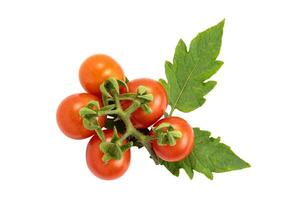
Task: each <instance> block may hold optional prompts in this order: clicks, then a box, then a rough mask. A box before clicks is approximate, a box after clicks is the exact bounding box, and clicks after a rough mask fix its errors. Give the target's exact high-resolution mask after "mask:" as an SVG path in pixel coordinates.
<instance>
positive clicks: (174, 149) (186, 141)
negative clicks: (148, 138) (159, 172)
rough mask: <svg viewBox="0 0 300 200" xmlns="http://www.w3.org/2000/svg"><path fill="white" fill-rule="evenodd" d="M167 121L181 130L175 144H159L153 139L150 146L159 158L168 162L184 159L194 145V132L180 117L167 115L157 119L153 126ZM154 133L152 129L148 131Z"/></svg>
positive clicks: (175, 128)
mask: <svg viewBox="0 0 300 200" xmlns="http://www.w3.org/2000/svg"><path fill="white" fill-rule="evenodd" d="M164 122H166V123H169V124H171V125H172V127H173V128H174V130H178V131H180V132H181V134H182V136H181V138H179V139H177V140H176V144H175V146H170V145H165V146H160V145H158V144H157V140H153V142H152V147H153V150H154V152H155V154H156V155H157V156H158V157H160V158H161V159H163V160H165V161H168V162H176V161H180V160H182V159H184V158H185V157H186V156H188V155H189V154H190V152H191V151H192V148H193V145H194V132H193V128H192V127H191V126H190V125H189V124H188V123H187V121H185V120H184V119H182V118H180V117H167V118H164V119H162V120H159V121H158V122H157V123H155V125H154V127H157V126H158V125H159V124H161V123H164ZM150 134H151V135H155V133H154V132H153V131H151V133H150Z"/></svg>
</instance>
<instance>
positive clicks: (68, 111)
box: [56, 93, 106, 139]
mask: <svg viewBox="0 0 300 200" xmlns="http://www.w3.org/2000/svg"><path fill="white" fill-rule="evenodd" d="M90 101H98V102H99V104H100V106H102V101H101V99H100V98H98V97H96V96H94V95H91V94H87V93H81V94H73V95H71V96H68V97H67V98H65V99H64V100H63V101H62V102H61V103H60V105H59V106H58V109H57V112H56V120H57V124H58V126H59V128H60V129H61V131H62V132H63V133H64V134H65V135H66V136H68V137H70V138H73V139H84V138H87V137H90V136H92V135H93V134H94V133H95V132H94V131H89V130H87V129H85V128H84V126H83V124H82V118H81V117H80V115H79V110H80V109H81V108H82V107H84V106H86V105H87V104H88V103H89V102H90ZM105 119H106V118H105V117H104V116H103V117H99V123H100V125H101V126H104V123H105Z"/></svg>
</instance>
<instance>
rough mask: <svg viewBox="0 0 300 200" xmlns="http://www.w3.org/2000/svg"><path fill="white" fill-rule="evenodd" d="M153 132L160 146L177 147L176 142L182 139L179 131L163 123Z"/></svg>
mask: <svg viewBox="0 0 300 200" xmlns="http://www.w3.org/2000/svg"><path fill="white" fill-rule="evenodd" d="M153 131H154V132H155V135H156V138H157V144H158V145H160V146H166V145H170V146H175V145H176V140H177V139H179V138H181V137H182V133H181V132H180V131H179V130H174V128H173V127H172V125H171V124H169V123H161V124H160V125H159V126H157V127H155V128H154V129H153Z"/></svg>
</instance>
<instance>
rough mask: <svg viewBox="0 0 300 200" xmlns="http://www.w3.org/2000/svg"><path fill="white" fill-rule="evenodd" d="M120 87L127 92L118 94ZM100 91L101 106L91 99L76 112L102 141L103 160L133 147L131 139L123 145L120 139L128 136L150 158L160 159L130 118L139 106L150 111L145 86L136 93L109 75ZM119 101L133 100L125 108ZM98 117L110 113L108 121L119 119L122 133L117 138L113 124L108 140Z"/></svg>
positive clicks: (118, 158)
mask: <svg viewBox="0 0 300 200" xmlns="http://www.w3.org/2000/svg"><path fill="white" fill-rule="evenodd" d="M120 88H122V89H125V91H126V92H125V93H123V94H120ZM100 91H101V94H102V101H103V105H104V106H103V107H100V105H99V103H98V102H96V101H91V102H89V104H88V105H86V106H85V107H83V108H82V109H80V111H79V114H80V116H81V117H82V120H83V125H84V127H85V128H86V129H88V130H95V132H96V133H97V135H98V137H99V138H100V140H101V141H102V142H101V143H100V145H99V150H100V151H101V152H103V154H104V155H103V157H102V160H103V162H105V163H107V162H108V161H110V160H120V159H121V158H122V156H123V153H124V152H125V151H127V150H128V149H130V148H131V147H132V146H133V142H132V141H129V142H127V143H126V144H123V141H125V140H126V139H127V138H128V137H129V138H134V141H136V143H137V142H138V143H139V144H141V145H142V146H144V147H145V148H146V149H147V150H148V152H149V153H150V156H151V158H152V159H153V160H154V161H155V163H156V164H158V163H159V160H158V158H157V157H156V155H155V153H154V152H153V150H152V148H151V145H150V143H149V142H150V141H149V140H148V136H146V135H144V134H143V133H141V132H140V131H139V130H137V129H135V128H134V126H133V125H132V122H131V121H130V117H131V114H132V113H133V112H134V111H136V110H137V109H139V108H141V109H142V110H144V112H146V113H148V114H149V113H151V112H152V111H151V108H150V107H149V103H150V102H151V101H153V95H152V94H150V93H148V91H147V88H146V87H144V86H140V87H138V89H137V91H136V93H128V87H127V84H126V83H125V82H124V81H120V80H117V79H114V78H109V79H107V80H106V81H105V82H104V83H103V84H101V86H100ZM122 100H126V101H128V100H129V101H132V104H131V105H130V106H129V107H128V108H127V109H126V110H124V109H123V108H122V106H121V101H122ZM101 116H110V121H114V120H116V121H120V120H121V121H122V122H123V124H124V126H125V130H124V133H123V135H122V136H121V137H119V135H118V133H117V129H116V128H115V127H114V134H113V136H112V139H111V141H106V138H105V134H104V133H103V131H102V127H100V124H99V122H98V118H99V117H101ZM111 128H112V127H111Z"/></svg>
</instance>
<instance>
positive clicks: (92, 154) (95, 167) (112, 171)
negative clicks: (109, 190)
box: [86, 130, 130, 180]
mask: <svg viewBox="0 0 300 200" xmlns="http://www.w3.org/2000/svg"><path fill="white" fill-rule="evenodd" d="M104 134H105V137H106V141H110V140H111V137H112V135H113V131H112V130H104ZM125 143H126V142H124V144H125ZM100 144H101V140H100V139H99V137H98V136H97V135H94V136H93V137H92V138H91V140H90V142H89V143H88V145H87V149H86V162H87V165H88V168H89V169H90V171H91V172H92V173H93V174H94V175H95V176H97V177H98V178H101V179H104V180H113V179H116V178H119V177H120V176H122V175H123V174H124V173H125V172H126V171H127V169H128V167H129V164H130V149H128V150H127V151H125V152H124V153H123V156H122V158H121V159H120V160H110V161H108V163H107V164H105V163H104V162H103V161H102V156H103V153H102V152H101V151H100V149H99V145H100Z"/></svg>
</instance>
